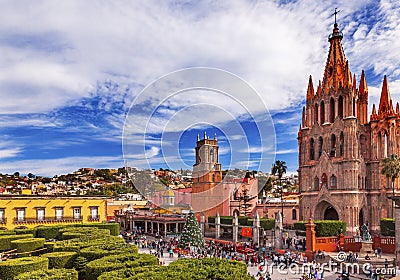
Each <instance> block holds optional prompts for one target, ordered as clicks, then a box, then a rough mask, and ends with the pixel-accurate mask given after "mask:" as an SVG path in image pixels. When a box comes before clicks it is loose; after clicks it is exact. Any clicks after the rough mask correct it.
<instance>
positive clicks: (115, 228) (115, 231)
mask: <svg viewBox="0 0 400 280" xmlns="http://www.w3.org/2000/svg"><path fill="white" fill-rule="evenodd" d="M74 226H76V227H97V228H99V229H109V230H110V234H111V235H113V236H118V235H119V232H120V226H119V223H93V224H77V225H74Z"/></svg>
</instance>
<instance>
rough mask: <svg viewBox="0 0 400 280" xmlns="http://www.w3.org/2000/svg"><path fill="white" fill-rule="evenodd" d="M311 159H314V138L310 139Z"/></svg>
mask: <svg viewBox="0 0 400 280" xmlns="http://www.w3.org/2000/svg"><path fill="white" fill-rule="evenodd" d="M310 160H314V138H311V140H310Z"/></svg>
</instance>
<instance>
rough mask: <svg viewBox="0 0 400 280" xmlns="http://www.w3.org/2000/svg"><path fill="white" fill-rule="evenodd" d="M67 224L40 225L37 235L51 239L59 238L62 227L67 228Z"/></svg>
mask: <svg viewBox="0 0 400 280" xmlns="http://www.w3.org/2000/svg"><path fill="white" fill-rule="evenodd" d="M65 227H66V225H56V226H39V227H37V228H36V236H37V237H41V238H45V239H46V240H49V239H58V238H59V231H60V229H62V228H65Z"/></svg>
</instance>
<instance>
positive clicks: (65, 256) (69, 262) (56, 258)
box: [42, 252, 78, 269]
mask: <svg viewBox="0 0 400 280" xmlns="http://www.w3.org/2000/svg"><path fill="white" fill-rule="evenodd" d="M77 256H78V253H76V252H53V253H47V254H43V255H42V257H45V258H48V259H49V268H50V269H52V268H73V267H74V263H75V259H76V258H77Z"/></svg>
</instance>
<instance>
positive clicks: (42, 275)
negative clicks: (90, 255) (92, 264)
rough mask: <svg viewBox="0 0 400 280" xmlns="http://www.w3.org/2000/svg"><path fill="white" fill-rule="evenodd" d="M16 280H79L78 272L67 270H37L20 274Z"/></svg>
mask: <svg viewBox="0 0 400 280" xmlns="http://www.w3.org/2000/svg"><path fill="white" fill-rule="evenodd" d="M14 280H78V271H76V270H75V269H65V268H61V269H49V270H37V271H34V272H26V273H22V274H19V275H18V276H16V277H14Z"/></svg>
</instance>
